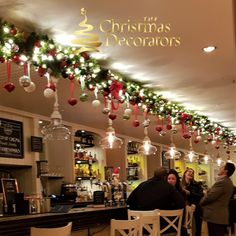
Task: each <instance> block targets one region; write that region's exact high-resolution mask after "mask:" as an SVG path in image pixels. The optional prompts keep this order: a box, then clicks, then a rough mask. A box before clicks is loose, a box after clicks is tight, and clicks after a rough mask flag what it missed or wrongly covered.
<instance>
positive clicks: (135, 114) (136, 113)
mask: <svg viewBox="0 0 236 236" xmlns="http://www.w3.org/2000/svg"><path fill="white" fill-rule="evenodd" d="M133 108H134V109H133V111H134V121H133V126H134V127H138V126H139V125H140V123H139V121H138V104H134V106H133Z"/></svg>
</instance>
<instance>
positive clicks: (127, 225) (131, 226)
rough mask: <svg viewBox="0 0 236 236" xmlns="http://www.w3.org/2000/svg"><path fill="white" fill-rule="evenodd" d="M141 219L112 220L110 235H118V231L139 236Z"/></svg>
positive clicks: (131, 235) (123, 234) (123, 235)
mask: <svg viewBox="0 0 236 236" xmlns="http://www.w3.org/2000/svg"><path fill="white" fill-rule="evenodd" d="M139 229H140V219H134V220H114V219H112V220H111V228H110V236H116V235H117V234H116V232H118V233H119V234H120V235H122V236H139Z"/></svg>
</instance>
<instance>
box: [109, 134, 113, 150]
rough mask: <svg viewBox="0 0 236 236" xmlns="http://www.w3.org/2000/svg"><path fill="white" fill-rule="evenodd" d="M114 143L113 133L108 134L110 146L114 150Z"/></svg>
mask: <svg viewBox="0 0 236 236" xmlns="http://www.w3.org/2000/svg"><path fill="white" fill-rule="evenodd" d="M113 142H114V135H113V133H112V132H110V133H108V143H109V145H110V148H112V145H113Z"/></svg>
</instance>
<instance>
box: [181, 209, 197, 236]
mask: <svg viewBox="0 0 236 236" xmlns="http://www.w3.org/2000/svg"><path fill="white" fill-rule="evenodd" d="M195 209H196V206H195V205H194V204H192V205H191V206H189V205H187V206H186V207H185V219H184V225H183V227H184V228H185V229H186V230H187V233H188V235H189V236H192V235H193V213H194V211H195Z"/></svg>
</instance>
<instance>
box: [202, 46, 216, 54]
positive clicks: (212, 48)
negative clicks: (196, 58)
mask: <svg viewBox="0 0 236 236" xmlns="http://www.w3.org/2000/svg"><path fill="white" fill-rule="evenodd" d="M202 50H203V51H204V52H206V53H210V52H213V51H215V50H216V46H207V47H204V48H203V49H202Z"/></svg>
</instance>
